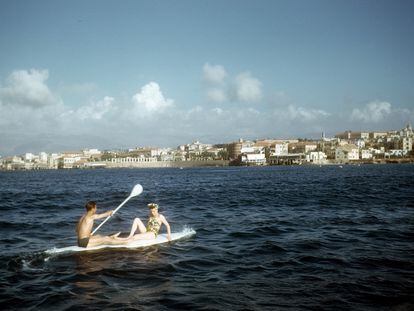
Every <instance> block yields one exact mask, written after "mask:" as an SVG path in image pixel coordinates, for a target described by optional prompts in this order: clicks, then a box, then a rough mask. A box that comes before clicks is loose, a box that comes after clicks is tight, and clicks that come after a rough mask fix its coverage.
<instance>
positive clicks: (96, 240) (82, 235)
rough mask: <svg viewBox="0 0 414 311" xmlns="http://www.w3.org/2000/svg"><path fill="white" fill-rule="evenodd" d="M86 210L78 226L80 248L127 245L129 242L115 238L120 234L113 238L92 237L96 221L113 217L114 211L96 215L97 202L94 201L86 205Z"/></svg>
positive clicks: (112, 236)
mask: <svg viewBox="0 0 414 311" xmlns="http://www.w3.org/2000/svg"><path fill="white" fill-rule="evenodd" d="M85 208H86V213H85V214H84V215H83V216H82V217H81V219H80V220H79V222H78V224H77V226H76V233H77V235H78V246H80V247H85V248H87V247H93V246H98V245H103V244H126V243H127V242H128V241H119V240H115V237H116V236H118V234H119V233H118V234H115V235H111V236H103V235H91V232H92V228H93V222H94V220H95V219H101V218H105V217H108V216H109V215H112V213H113V211H107V212H106V213H103V214H96V202H94V201H89V202H88V203H86V205H85Z"/></svg>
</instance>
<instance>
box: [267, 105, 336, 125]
mask: <svg viewBox="0 0 414 311" xmlns="http://www.w3.org/2000/svg"><path fill="white" fill-rule="evenodd" d="M275 115H277V116H279V117H281V118H282V119H285V120H288V121H291V120H298V121H306V122H309V121H315V120H318V119H321V118H325V117H328V116H330V113H328V112H326V111H324V110H321V109H307V108H304V107H296V106H294V105H288V106H287V108H283V109H279V110H276V111H275Z"/></svg>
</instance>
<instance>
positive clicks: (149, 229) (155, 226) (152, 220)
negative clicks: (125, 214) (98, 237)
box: [116, 203, 171, 241]
mask: <svg viewBox="0 0 414 311" xmlns="http://www.w3.org/2000/svg"><path fill="white" fill-rule="evenodd" d="M148 208H149V219H148V223H147V226H146V227H145V225H144V224H143V222H142V221H141V219H139V218H135V219H134V223H133V224H132V228H131V232H130V233H129V236H128V237H127V238H116V239H120V240H129V241H136V240H151V239H155V238H156V237H157V235H158V232H159V231H160V228H161V225H162V224H164V225H165V226H166V227H167V238H168V241H171V229H170V225H169V223H168V221H167V219H165V217H164V216H163V215H161V214H158V204H156V203H150V204H148ZM137 229H138V230H139V232H140V233H137V234H135V232H136V231H137Z"/></svg>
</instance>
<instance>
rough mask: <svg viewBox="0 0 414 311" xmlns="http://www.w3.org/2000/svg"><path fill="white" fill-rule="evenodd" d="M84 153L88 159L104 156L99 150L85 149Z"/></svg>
mask: <svg viewBox="0 0 414 311" xmlns="http://www.w3.org/2000/svg"><path fill="white" fill-rule="evenodd" d="M82 152H83V155H84V156H85V157H88V158H89V157H92V156H99V155H101V154H102V152H101V151H99V150H98V149H84V150H83V151H82Z"/></svg>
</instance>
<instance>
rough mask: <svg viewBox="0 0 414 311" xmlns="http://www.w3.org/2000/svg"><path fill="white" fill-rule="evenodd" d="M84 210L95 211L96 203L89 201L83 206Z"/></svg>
mask: <svg viewBox="0 0 414 311" xmlns="http://www.w3.org/2000/svg"><path fill="white" fill-rule="evenodd" d="M85 208H86V211H87V212H91V211H93V212H94V211H96V202H95V201H89V202H88V203H86V204H85Z"/></svg>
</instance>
